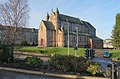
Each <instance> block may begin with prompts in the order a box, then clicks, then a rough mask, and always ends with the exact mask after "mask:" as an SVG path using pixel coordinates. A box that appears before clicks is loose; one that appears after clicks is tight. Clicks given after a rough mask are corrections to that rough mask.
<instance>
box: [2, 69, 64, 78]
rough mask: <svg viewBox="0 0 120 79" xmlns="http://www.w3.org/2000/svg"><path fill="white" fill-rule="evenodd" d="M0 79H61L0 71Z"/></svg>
mask: <svg viewBox="0 0 120 79" xmlns="http://www.w3.org/2000/svg"><path fill="white" fill-rule="evenodd" d="M0 79H63V78H58V77H48V76H42V75H31V74H24V73H16V72H9V71H1V70H0Z"/></svg>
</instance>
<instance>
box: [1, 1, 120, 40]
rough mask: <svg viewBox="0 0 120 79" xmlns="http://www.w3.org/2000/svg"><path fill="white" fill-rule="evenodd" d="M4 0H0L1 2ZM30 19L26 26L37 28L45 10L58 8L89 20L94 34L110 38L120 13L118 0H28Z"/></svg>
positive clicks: (64, 12)
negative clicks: (94, 30) (116, 17)
mask: <svg viewBox="0 0 120 79" xmlns="http://www.w3.org/2000/svg"><path fill="white" fill-rule="evenodd" d="M3 1H4V0H0V2H3ZM28 1H29V7H30V13H29V15H30V20H29V25H28V27H30V28H37V29H38V28H39V26H40V22H41V20H42V19H44V20H45V18H46V14H47V12H48V13H50V12H51V10H52V9H53V11H55V10H56V7H57V8H58V9H59V13H60V14H65V15H69V16H74V17H77V18H79V19H81V20H84V21H88V22H90V23H91V24H92V25H93V26H94V27H95V28H96V35H97V36H98V37H100V38H102V39H107V38H110V36H111V32H112V29H113V26H114V25H115V16H116V14H117V13H120V0H28Z"/></svg>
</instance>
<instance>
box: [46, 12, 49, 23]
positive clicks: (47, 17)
mask: <svg viewBox="0 0 120 79" xmlns="http://www.w3.org/2000/svg"><path fill="white" fill-rule="evenodd" d="M46 20H47V21H48V20H49V14H48V12H47V16H46Z"/></svg>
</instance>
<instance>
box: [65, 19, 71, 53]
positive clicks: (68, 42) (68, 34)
mask: <svg viewBox="0 0 120 79" xmlns="http://www.w3.org/2000/svg"><path fill="white" fill-rule="evenodd" d="M66 21H67V22H68V39H67V40H68V55H69V54H70V53H69V21H68V19H66Z"/></svg>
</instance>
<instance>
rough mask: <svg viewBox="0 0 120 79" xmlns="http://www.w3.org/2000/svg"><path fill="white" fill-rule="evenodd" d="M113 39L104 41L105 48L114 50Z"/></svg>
mask: <svg viewBox="0 0 120 79" xmlns="http://www.w3.org/2000/svg"><path fill="white" fill-rule="evenodd" d="M111 40H112V39H105V40H104V41H103V44H104V46H103V47H104V48H113V45H112V41H111Z"/></svg>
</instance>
